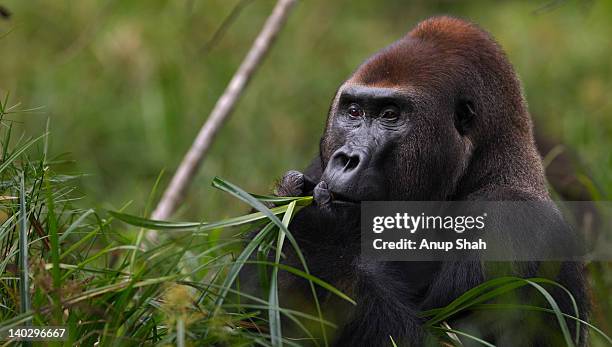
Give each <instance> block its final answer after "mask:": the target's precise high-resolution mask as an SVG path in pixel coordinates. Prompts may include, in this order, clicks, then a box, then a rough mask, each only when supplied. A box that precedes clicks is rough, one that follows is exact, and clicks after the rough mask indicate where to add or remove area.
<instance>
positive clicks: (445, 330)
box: [431, 327, 495, 347]
mask: <svg viewBox="0 0 612 347" xmlns="http://www.w3.org/2000/svg"><path fill="white" fill-rule="evenodd" d="M431 329H434V330H438V331H443V332H445V333H453V334H457V335H461V336H464V337H467V338H468V339H470V340H474V341H476V342H478V343H480V344H482V345H484V346H487V347H495V345H493V344H491V343H489V342H487V341H485V340H483V339H480V338H478V337H476V336H474V335H470V334H468V333H464V332H463V331H459V330H455V329H447V328H442V327H431Z"/></svg>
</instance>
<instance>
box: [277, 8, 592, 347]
mask: <svg viewBox="0 0 612 347" xmlns="http://www.w3.org/2000/svg"><path fill="white" fill-rule="evenodd" d="M277 194H279V195H286V196H289V195H294V196H295V195H310V194H312V195H314V200H315V203H314V204H313V205H312V206H309V207H307V208H304V209H303V210H301V211H300V212H299V213H298V214H297V215H296V217H295V218H294V220H293V222H292V223H291V225H290V229H291V231H292V233H293V234H294V236H295V237H296V239H297V240H298V242H299V244H300V245H301V247H302V251H303V252H304V254H305V256H306V260H307V262H308V264H309V267H310V269H311V272H313V274H314V275H315V276H318V277H319V278H321V279H323V280H325V281H328V282H330V283H332V284H334V285H335V286H337V287H338V288H340V289H342V290H344V291H345V292H347V293H348V294H349V295H352V296H353V297H354V298H355V299H356V301H357V305H356V306H355V307H348V306H343V304H341V303H338V302H335V301H334V299H332V298H328V296H327V295H326V293H323V292H321V293H320V295H321V298H323V299H324V301H325V300H327V301H328V304H329V305H328V307H327V309H324V313H325V314H326V315H331V316H332V317H334V318H335V320H336V321H337V323H338V325H339V329H338V333H337V335H336V337H335V341H336V344H337V345H339V346H361V345H362V346H379V345H389V343H390V340H389V336H392V337H393V338H394V340H395V341H396V342H398V344H400V345H411V346H421V345H424V344H427V341H428V336H427V334H426V333H425V332H424V331H423V329H422V324H423V321H422V319H420V318H419V315H418V313H419V312H420V311H422V310H427V309H431V308H436V307H441V306H444V305H447V304H448V303H449V302H451V301H452V300H453V299H455V298H457V297H458V296H459V295H461V294H462V293H464V292H465V291H467V290H469V289H470V288H473V287H474V286H476V285H478V284H480V283H482V282H483V281H485V280H487V279H490V278H492V277H494V276H499V275H512V276H521V277H532V276H536V275H537V276H548V277H549V278H551V279H553V280H556V281H558V282H560V283H561V284H563V285H564V286H565V287H566V288H568V289H569V291H570V292H571V293H572V295H573V296H574V298H576V301H577V304H578V306H579V310H580V315H581V318H582V319H584V318H585V316H586V314H587V311H588V304H587V302H588V298H587V295H586V290H585V284H584V283H585V281H584V278H583V266H582V264H580V263H578V262H560V263H556V264H552V263H550V264H549V263H539V262H522V263H512V264H487V263H483V262H481V261H477V260H476V261H464V262H421V263H416V262H378V263H374V262H367V261H365V260H363V259H362V258H361V257H360V244H359V239H360V238H359V233H360V228H359V215H360V211H359V203H360V201H366V200H414V201H445V200H467V201H550V197H549V194H548V192H547V189H546V185H545V179H544V170H543V167H542V162H541V158H540V156H539V154H538V152H537V150H536V147H535V145H534V139H533V132H532V123H531V119H530V116H529V113H528V110H527V107H526V103H525V101H524V98H523V95H522V91H521V86H520V83H519V81H518V78H517V76H516V74H515V72H514V70H513V68H512V66H511V64H510V63H509V61H508V59H507V58H506V56H505V54H504V52H503V51H502V49H501V48H500V47H499V45H498V44H497V43H496V42H495V41H494V40H493V39H492V37H491V36H490V35H489V34H488V33H486V32H485V31H483V30H482V29H480V28H479V27H477V26H476V25H474V24H472V23H469V22H466V21H463V20H460V19H456V18H450V17H437V18H431V19H428V20H425V21H423V22H421V23H419V24H418V25H417V26H416V27H415V28H414V29H413V30H412V31H410V32H409V33H408V34H407V35H406V36H404V37H403V38H401V39H400V40H398V41H397V42H395V43H393V44H391V45H390V46H388V47H386V48H384V49H382V50H381V51H380V52H378V53H376V54H374V55H373V56H372V57H370V58H369V59H367V60H366V61H365V62H364V63H363V64H362V65H361V66H360V67H359V68H358V69H357V70H356V71H355V72H354V73H353V74H352V76H350V77H349V78H348V80H346V81H345V82H344V83H343V84H342V85H341V86H340V87H339V88H338V90H337V92H336V94H335V96H334V98H333V101H332V104H331V107H330V111H329V115H328V118H327V123H326V126H325V131H324V134H323V137H322V139H321V141H320V153H319V155H318V156H317V157H316V158H315V159H314V161H313V163H312V165H311V166H310V167H309V168H308V169H306V170H305V172H304V173H301V172H298V171H289V172H288V173H287V174H286V175H285V176H284V177H283V179H282V180H281V182H280V183H279V186H278V187H277ZM548 212H550V211H542V215H547V216H549V215H550V213H548ZM544 220H545V219H543V221H544ZM553 224H554V225H558V224H559V223H553ZM543 228H547V226H546V225H545V226H544V227H543ZM558 232H559V231H558V230H547V231H546V232H544V234H543V235H548V237H549V238H550V240H552V241H554V239H555V237H556V236H555V235H558ZM529 236H530V235H522V234H520V233H518V234H516V235H510V237H511V238H513V239H515V240H517V241H521V240H522V241H526V240H529ZM285 252H286V254H287V261H288V262H290V263H296V260H295V256H294V255H293V254H292V252H291V249H289V248H287V249H285ZM294 265H296V264H294ZM494 265H495V266H494ZM551 268H553V269H554V271H550V269H551ZM500 269H502V270H500ZM281 287H282V288H283V289H284V290H287V294H286V295H285V296H284V297H282V299H285V301H286V302H287V300H290V301H296V302H297V301H300V300H298V299H296V298H297V297H298V293H301V292H304V293H307V292H308V291H307V290H305V288H306V287H305V286H304V283H303V281H301V280H299V279H297V278H294V277H291V276H290V275H286V276H284V277H283V278H282V283H281ZM551 293H552V294H553V296H554V298H555V300H556V301H557V302H558V303H559V305H560V306H561V309H562V310H563V311H564V312H566V313H568V314H573V309H572V304H571V301H570V300H569V299H568V297H567V295H566V294H565V293H564V292H562V291H561V290H559V289H556V290H555V289H551ZM523 294H525V295H521V298H522V299H524V301H525V303H527V304H533V301H531V300H529V299H527V297H528V295H527V294H529V293H523ZM305 295H307V294H305ZM327 298H328V299H327ZM479 315H480V313H479ZM534 316H538V317H539V318H538V319H535V320H533V321H531V320H530V321H528V322H527V321H526V319H531V318H532V317H534ZM449 324H450V325H451V327H453V328H458V327H464V328H465V329H468V330H469V331H472V332H475V333H476V334H478V335H479V336H481V337H482V338H484V339H486V340H488V341H490V342H491V343H494V344H496V345H497V346H559V345H563V344H564V342H563V341H564V340H563V336H562V334H561V330H560V329H559V328H558V326H556V321H555V319H554V316H550V315H547V314H546V313H529V314H525V313H519V314H516V315H514V314H509V313H506V312H501V313H500V311H497V312H496V313H495V314H493V315H492V316H489V317H480V316H478V317H476V314H469V315H468V314H462V315H461V316H458V317H456V318H455V319H454V320H452V321H450V322H449ZM568 326H569V327H570V328H572V327H574V326H575V324H574V322H573V321H570V320H568ZM519 328H520V330H519ZM574 330H575V329H572V334H574V335H575V334H576V333H577V332H576V331H574ZM582 336H583V337H582V338H581V344H582V345H584V344H585V343H586V342H585V341H586V339H585V338H584V335H582ZM465 343H466V345H469V343H470V341H465Z"/></svg>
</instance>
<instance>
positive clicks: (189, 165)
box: [147, 0, 296, 241]
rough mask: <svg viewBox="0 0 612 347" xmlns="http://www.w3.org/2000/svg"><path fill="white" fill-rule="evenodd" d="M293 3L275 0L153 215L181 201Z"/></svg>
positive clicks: (166, 213)
mask: <svg viewBox="0 0 612 347" xmlns="http://www.w3.org/2000/svg"><path fill="white" fill-rule="evenodd" d="M295 3H296V0H278V2H277V3H276V6H275V7H274V10H273V11H272V14H271V15H270V16H269V17H268V19H267V20H266V23H265V24H264V27H263V29H262V30H261V32H260V33H259V35H258V36H257V38H256V39H255V42H254V43H253V46H252V47H251V49H250V50H249V53H248V54H247V56H246V57H245V58H244V60H243V61H242V64H241V65H240V67H239V68H238V71H236V73H235V74H234V77H232V80H231V81H230V83H229V84H228V86H227V88H226V89H225V91H224V92H223V95H221V97H220V98H219V100H217V103H216V104H215V107H214V108H213V110H212V112H211V113H210V116H209V117H208V119H207V120H206V123H204V126H202V128H201V129H200V132H199V133H198V136H197V137H196V138H195V140H194V142H193V144H192V145H191V148H190V149H189V151H188V152H187V154H186V155H185V158H183V161H182V162H181V165H180V166H179V167H178V169H177V171H176V173H175V174H174V177H172V181H171V182H170V185H169V186H168V188H167V189H166V191H165V192H164V194H163V196H162V198H161V200H160V202H159V204H158V205H157V207H156V208H155V210H154V211H153V214H152V218H153V219H157V220H164V219H167V218H168V217H170V216H171V215H172V214H173V213H174V211H175V210H176V208H177V207H178V206H179V205H180V204H181V203H182V202H183V200H184V198H185V192H186V191H187V187H188V186H189V185H190V184H191V181H193V178H194V176H195V174H196V173H197V171H198V168H199V167H200V165H201V164H202V161H203V160H204V157H205V156H206V154H207V152H208V150H209V148H210V145H211V144H212V142H213V140H214V138H215V135H216V134H217V132H218V131H219V129H220V128H221V126H222V125H223V123H224V122H225V121H226V120H227V118H228V117H229V115H230V114H231V112H232V110H233V109H234V106H235V105H236V102H237V101H238V99H239V98H240V95H241V94H242V92H243V91H244V88H245V87H246V85H247V84H248V82H249V80H250V79H251V77H252V76H253V73H254V72H255V70H256V69H257V67H258V66H259V65H260V64H261V61H262V59H263V58H264V56H265V55H266V53H267V52H268V50H269V49H270V46H271V45H272V42H273V41H274V39H275V38H276V36H277V34H278V32H279V31H280V29H281V28H282V27H283V24H284V23H285V21H286V19H287V15H288V14H289V11H290V10H291V8H292V7H293V5H294V4H295ZM147 239H149V241H155V240H156V236H155V234H154V233H153V232H152V231H150V232H149V233H147Z"/></svg>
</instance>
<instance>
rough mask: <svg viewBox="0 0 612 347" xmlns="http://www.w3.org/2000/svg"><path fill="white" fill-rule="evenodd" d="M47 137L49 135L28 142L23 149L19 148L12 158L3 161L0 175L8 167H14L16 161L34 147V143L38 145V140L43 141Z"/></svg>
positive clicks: (0, 166) (12, 154)
mask: <svg viewBox="0 0 612 347" xmlns="http://www.w3.org/2000/svg"><path fill="white" fill-rule="evenodd" d="M45 136H47V134H42V135H40V136H39V137H37V138H35V139H32V140H30V141H28V142H26V143H25V144H23V145H22V146H21V147H19V148H18V149H17V150H16V151H15V152H13V153H11V156H10V157H8V158H6V159H3V160H2V164H0V173H2V172H3V171H4V170H6V168H7V167H9V166H11V165H13V164H14V162H15V160H17V158H19V156H20V155H22V154H23V152H25V151H26V150H27V149H28V148H30V146H32V145H33V144H34V143H36V142H37V141H38V140H40V139H42V138H43V137H45Z"/></svg>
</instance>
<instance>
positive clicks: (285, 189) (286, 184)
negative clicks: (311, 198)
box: [276, 170, 317, 196]
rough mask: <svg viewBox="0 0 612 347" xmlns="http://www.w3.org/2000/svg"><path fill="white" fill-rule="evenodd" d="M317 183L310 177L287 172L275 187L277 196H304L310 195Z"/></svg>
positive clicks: (294, 171) (296, 172) (299, 173)
mask: <svg viewBox="0 0 612 347" xmlns="http://www.w3.org/2000/svg"><path fill="white" fill-rule="evenodd" d="M316 184H317V183H316V182H315V181H314V180H312V179H311V178H310V177H308V176H306V175H304V174H303V173H301V172H299V171H296V170H289V171H287V172H286V173H285V174H284V175H283V178H282V179H281V180H280V182H279V183H278V186H277V187H276V195H277V196H306V195H312V193H313V189H314V187H315V185H316Z"/></svg>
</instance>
